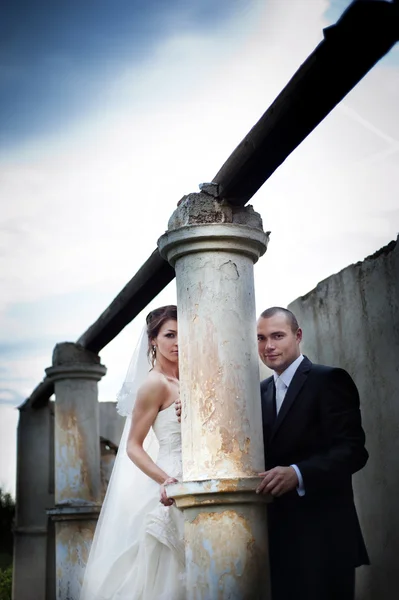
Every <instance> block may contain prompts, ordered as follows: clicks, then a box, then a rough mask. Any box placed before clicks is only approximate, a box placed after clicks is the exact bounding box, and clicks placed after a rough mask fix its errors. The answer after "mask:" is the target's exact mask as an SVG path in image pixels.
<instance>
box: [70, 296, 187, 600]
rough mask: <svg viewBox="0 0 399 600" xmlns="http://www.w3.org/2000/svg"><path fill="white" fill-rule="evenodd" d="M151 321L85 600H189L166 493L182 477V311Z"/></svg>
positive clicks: (136, 362) (122, 398)
mask: <svg viewBox="0 0 399 600" xmlns="http://www.w3.org/2000/svg"><path fill="white" fill-rule="evenodd" d="M146 321H147V323H146V328H145V330H144V331H143V333H142V336H141V339H140V341H139V344H138V346H137V348H136V351H135V353H134V355H133V358H132V361H131V364H130V367H129V371H128V375H127V377H126V380H125V383H124V384H123V387H122V390H121V392H120V393H119V394H118V405H117V409H118V412H120V413H121V414H123V415H126V416H127V419H126V424H125V428H124V431H123V435H122V439H121V442H120V446H119V450H118V454H117V458H116V460H115V464H114V468H113V471H112V476H111V479H110V482H109V485H108V489H107V493H106V496H105V499H104V503H103V506H102V510H101V513H100V517H99V520H98V524H97V528H96V532H95V535H94V539H93V543H92V546H91V551H90V556H89V560H88V563H87V567H86V571H85V577H84V581H83V586H82V592H81V596H80V600H183V598H184V597H185V590H184V564H185V557H184V542H183V530H184V527H183V525H184V523H183V516H182V513H181V512H180V511H179V509H178V508H176V506H175V505H174V503H173V500H170V499H168V497H167V495H166V492H165V485H166V484H167V483H171V482H175V481H177V480H178V479H180V478H181V476H182V472H181V471H182V464H181V437H180V424H179V423H178V421H177V418H176V414H175V410H174V402H175V400H176V399H177V398H178V394H179V366H178V345H177V309H176V306H164V307H162V308H158V309H156V310H153V311H152V312H151V313H150V314H149V315H148V316H147V320H146ZM149 359H150V360H151V363H152V368H151V367H150V363H149Z"/></svg>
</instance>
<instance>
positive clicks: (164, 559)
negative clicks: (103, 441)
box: [81, 404, 186, 600]
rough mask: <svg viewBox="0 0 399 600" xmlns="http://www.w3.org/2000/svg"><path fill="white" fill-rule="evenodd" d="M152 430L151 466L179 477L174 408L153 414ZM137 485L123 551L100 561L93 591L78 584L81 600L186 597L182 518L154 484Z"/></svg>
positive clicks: (177, 426) (176, 599) (172, 599)
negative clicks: (153, 456)
mask: <svg viewBox="0 0 399 600" xmlns="http://www.w3.org/2000/svg"><path fill="white" fill-rule="evenodd" d="M153 430H154V432H155V435H156V437H157V440H158V443H159V452H158V458H157V460H156V463H157V464H158V465H159V467H161V468H162V469H163V470H164V471H165V473H167V474H168V475H169V476H170V477H175V478H176V479H181V476H182V462H181V434H180V423H178V421H177V418H176V414H175V409H174V404H172V405H171V406H169V407H168V408H166V409H164V410H162V411H160V412H159V413H158V416H157V418H156V420H155V422H154V424H153ZM143 481H144V483H143V486H140V487H141V489H140V490H138V493H140V492H141V495H140V502H139V504H140V506H139V509H138V510H137V507H135V503H134V502H133V503H132V510H133V511H136V512H135V514H134V515H133V516H132V518H131V519H130V520H129V523H128V524H127V527H128V528H129V529H130V531H126V532H124V534H123V537H124V538H125V539H124V540H123V541H122V540H121V546H122V548H123V547H124V549H123V550H122V551H121V553H120V554H119V555H118V556H116V557H115V556H114V557H110V564H108V565H106V561H104V559H103V560H102V562H101V563H100V564H101V569H100V570H101V571H104V565H106V567H105V572H98V580H97V585H96V586H95V589H94V587H93V586H92V585H91V584H90V586H87V588H86V591H85V585H84V586H83V589H82V592H84V593H83V594H82V595H81V600H184V598H185V597H186V594H185V580H184V571H185V553H184V540H183V533H184V520H183V514H182V512H181V511H180V510H179V509H178V508H176V506H175V505H172V506H170V507H165V506H163V505H162V504H161V503H160V501H159V485H158V484H157V483H155V482H154V481H152V480H151V479H150V478H148V477H145V478H144V479H143ZM110 484H112V480H111V482H110ZM141 496H144V498H142V497H141ZM115 516H116V515H115ZM126 540H127V543H126ZM93 566H94V565H93ZM98 566H99V565H98ZM90 579H93V577H92V576H90ZM89 587H91V591H90V590H89Z"/></svg>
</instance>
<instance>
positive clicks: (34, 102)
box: [0, 0, 248, 146]
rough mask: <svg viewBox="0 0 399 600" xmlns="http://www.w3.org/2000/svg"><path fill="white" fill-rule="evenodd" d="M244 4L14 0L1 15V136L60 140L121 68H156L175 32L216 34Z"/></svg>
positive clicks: (225, 0)
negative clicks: (159, 52)
mask: <svg viewBox="0 0 399 600" xmlns="http://www.w3.org/2000/svg"><path fill="white" fill-rule="evenodd" d="M247 5H248V2H246V1H245V0H222V1H220V0H218V1H216V2H215V1H213V0H190V2H187V0H167V1H165V0H141V1H138V0H133V1H132V0H118V2H117V3H116V4H115V2H112V0H100V1H98V0H97V1H95V2H94V1H91V2H90V1H88V0H84V1H83V2H82V1H81V0H72V1H69V2H54V1H50V0H39V1H36V2H28V1H22V0H16V1H15V2H13V3H9V6H8V7H7V9H6V11H5V13H3V15H2V22H1V25H0V36H1V39H2V53H1V56H2V58H1V62H2V64H1V73H2V77H1V80H0V86H1V87H0V92H1V93H0V114H1V115H2V116H1V122H0V131H1V138H0V141H1V142H2V144H6V145H7V146H8V145H15V144H18V143H20V142H22V141H24V140H26V139H27V138H30V137H32V136H37V135H40V134H43V133H45V132H46V131H51V130H52V131H56V132H58V133H60V134H62V131H63V129H65V127H67V126H68V125H69V124H70V123H72V122H73V120H74V119H75V118H77V117H79V115H82V114H84V113H85V112H86V111H90V110H91V107H92V105H93V104H98V102H99V97H101V95H102V94H103V93H104V89H103V87H104V84H106V83H107V81H108V80H109V79H112V77H113V74H114V73H115V71H116V70H117V69H120V67H121V65H123V64H129V65H130V66H134V65H142V64H143V63H145V62H151V55H152V53H153V52H154V51H156V48H157V47H160V46H162V43H163V40H165V39H166V38H167V37H168V36H169V35H170V34H171V32H173V31H176V30H185V31H186V32H188V31H190V30H206V31H207V33H208V34H209V35H212V34H215V35H217V33H218V31H220V30H221V31H223V26H224V24H225V23H226V21H228V19H229V17H230V16H231V15H233V14H234V13H236V12H237V11H244V12H245V10H246V9H245V7H246V6H247Z"/></svg>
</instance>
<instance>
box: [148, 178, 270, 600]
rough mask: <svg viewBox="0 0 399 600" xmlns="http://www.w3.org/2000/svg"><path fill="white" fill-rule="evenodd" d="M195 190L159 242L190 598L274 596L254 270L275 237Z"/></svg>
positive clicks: (248, 215)
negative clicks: (176, 384)
mask: <svg viewBox="0 0 399 600" xmlns="http://www.w3.org/2000/svg"><path fill="white" fill-rule="evenodd" d="M213 189H214V188H213V186H212V185H210V186H206V190H207V191H206V192H205V191H204V190H203V191H202V192H201V193H200V194H190V195H189V196H188V197H187V198H186V199H185V201H184V202H183V203H182V204H180V206H179V207H178V209H177V210H176V211H175V213H174V214H173V215H172V218H171V219H170V221H169V229H168V231H167V233H165V235H163V236H162V237H161V238H160V240H159V242H158V246H159V249H160V252H161V254H162V256H163V257H164V258H167V260H168V261H169V262H170V263H171V264H172V265H173V266H174V267H175V270H176V280H177V305H178V315H179V370H180V397H181V399H182V407H183V408H182V410H183V415H182V444H183V482H182V483H179V484H175V485H173V486H170V487H169V490H168V493H169V495H170V496H172V497H174V498H175V499H176V503H177V506H178V507H180V508H182V509H183V510H184V517H185V541H186V561H187V566H186V570H187V597H188V598H189V599H193V600H194V599H195V600H219V599H220V600H222V599H226V600H227V598H229V599H230V600H243V599H248V600H249V599H251V600H252V599H261V598H262V600H267V599H269V598H270V591H269V564H268V543H267V520H266V506H265V504H264V497H259V496H257V495H256V493H255V491H254V490H255V488H256V484H257V483H258V482H259V477H256V475H257V473H259V472H260V471H262V470H264V451H263V436H262V415H261V403H260V389H259V366H258V357H257V344H256V331H255V298H254V279H253V264H254V262H256V261H257V260H258V258H259V256H261V255H262V254H263V253H264V252H265V251H266V247H267V242H268V235H267V234H265V233H264V231H263V229H262V220H261V218H260V216H259V215H258V214H257V213H255V212H254V211H253V210H252V208H251V207H248V208H234V207H231V206H229V205H227V204H226V203H223V202H222V203H221V202H218V201H217V200H215V198H214V197H213V195H212V194H213Z"/></svg>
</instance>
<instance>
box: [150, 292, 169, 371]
mask: <svg viewBox="0 0 399 600" xmlns="http://www.w3.org/2000/svg"><path fill="white" fill-rule="evenodd" d="M170 319H173V320H174V321H177V306H175V305H174V304H170V305H168V306H161V307H160V308H156V309H155V310H152V311H151V312H150V313H149V314H148V315H147V318H146V323H147V337H148V350H147V355H148V357H149V358H151V363H152V366H154V362H155V357H156V350H155V346H153V345H152V344H151V340H153V339H154V338H156V337H157V335H158V333H159V330H160V329H161V327H162V325H163V324H164V323H166V321H169V320H170Z"/></svg>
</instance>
